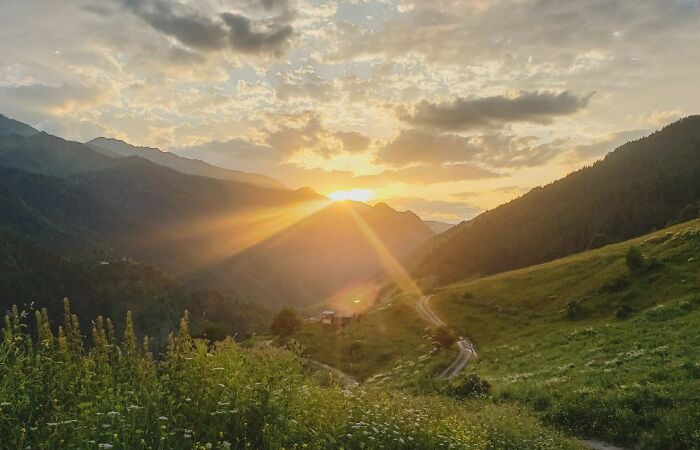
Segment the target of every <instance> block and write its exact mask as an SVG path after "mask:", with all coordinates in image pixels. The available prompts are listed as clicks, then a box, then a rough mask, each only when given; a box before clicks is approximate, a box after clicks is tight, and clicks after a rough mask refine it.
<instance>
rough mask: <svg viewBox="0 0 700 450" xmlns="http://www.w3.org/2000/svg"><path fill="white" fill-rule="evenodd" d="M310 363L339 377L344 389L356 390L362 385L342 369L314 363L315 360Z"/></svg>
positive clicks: (310, 360)
mask: <svg viewBox="0 0 700 450" xmlns="http://www.w3.org/2000/svg"><path fill="white" fill-rule="evenodd" d="M308 361H309V363H311V364H312V365H314V366H316V367H318V368H319V369H323V370H327V371H328V372H330V373H332V374H333V375H335V376H337V377H338V379H339V380H340V382H341V383H342V384H343V387H344V388H346V389H349V388H354V387H356V386H357V385H359V384H360V383H358V381H357V380H356V379H354V378H353V377H351V376H350V375H348V374H347V373H345V372H343V371H342V370H340V369H337V368H335V367H331V366H329V365H328V364H323V363H322V362H318V361H314V360H313V359H309V360H308Z"/></svg>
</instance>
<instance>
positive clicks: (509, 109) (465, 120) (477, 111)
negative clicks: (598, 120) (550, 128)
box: [398, 91, 593, 130]
mask: <svg viewBox="0 0 700 450" xmlns="http://www.w3.org/2000/svg"><path fill="white" fill-rule="evenodd" d="M592 95H593V94H589V95H585V96H579V95H574V94H572V93H570V92H568V91H564V92H560V93H554V92H537V91H534V92H520V93H519V94H518V95H517V96H514V97H506V96H502V95H501V96H493V97H480V98H457V99H455V100H453V101H451V102H444V103H429V102H427V101H425V100H424V101H422V102H420V103H418V104H417V105H415V106H414V108H413V110H412V111H405V110H403V109H399V111H398V116H399V119H401V120H402V121H404V122H407V123H410V124H412V125H420V126H425V127H431V128H437V129H442V130H469V129H472V128H476V127H492V126H501V125H503V124H506V123H512V122H531V123H538V124H548V123H551V122H552V120H553V119H554V118H555V117H557V116H565V115H570V114H573V113H576V112H578V111H580V110H581V109H583V108H584V107H586V105H588V101H589V100H590V98H591V96H592Z"/></svg>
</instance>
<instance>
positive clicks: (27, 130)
mask: <svg viewBox="0 0 700 450" xmlns="http://www.w3.org/2000/svg"><path fill="white" fill-rule="evenodd" d="M38 133H39V131H38V130H35V129H34V128H32V127H30V126H29V125H27V124H24V123H22V122H17V121H16V120H13V119H10V118H9V117H5V116H3V115H2V114H0V136H7V135H10V134H15V135H17V136H23V137H27V136H31V135H33V134H38Z"/></svg>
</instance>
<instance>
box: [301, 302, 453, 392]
mask: <svg viewBox="0 0 700 450" xmlns="http://www.w3.org/2000/svg"><path fill="white" fill-rule="evenodd" d="M415 303H416V298H415V297H414V296H412V295H396V296H393V297H391V298H389V299H387V300H385V301H384V302H383V303H382V304H381V305H380V306H377V307H375V308H373V309H370V310H369V311H367V312H365V313H362V314H360V315H359V316H358V317H357V319H356V321H355V323H354V324H353V325H352V326H348V327H346V328H343V329H341V330H338V331H335V332H330V331H328V330H327V329H325V328H324V326H323V325H322V324H320V323H310V324H307V325H305V326H304V327H302V328H301V329H300V330H299V331H298V332H297V333H296V334H295V336H294V338H295V339H296V340H298V341H299V342H300V343H301V344H302V345H303V346H304V349H305V352H306V353H307V354H308V355H310V356H311V357H313V358H314V359H316V360H318V361H321V362H323V363H325V364H328V365H330V366H333V367H337V368H339V369H341V370H342V371H343V372H345V373H347V374H349V375H352V376H353V377H355V378H356V379H357V380H360V381H365V382H366V381H370V383H371V384H384V385H392V386H401V387H408V386H413V385H414V382H415V381H416V380H421V381H425V380H430V379H432V378H433V377H434V374H435V373H439V372H440V371H442V370H443V369H444V368H445V367H446V366H447V365H448V364H449V363H450V362H451V361H452V359H453V358H454V357H455V355H456V353H455V352H454V351H452V350H443V351H439V350H437V349H436V346H435V344H434V342H433V339H432V338H431V333H430V328H429V327H428V325H427V323H426V322H425V320H424V319H423V318H422V317H421V316H420V315H419V314H418V313H417V311H416V308H415Z"/></svg>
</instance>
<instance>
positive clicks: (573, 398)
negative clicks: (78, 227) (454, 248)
mask: <svg viewBox="0 0 700 450" xmlns="http://www.w3.org/2000/svg"><path fill="white" fill-rule="evenodd" d="M632 247H634V248H636V249H638V250H639V252H640V253H641V255H642V256H643V258H644V262H643V264H642V265H641V266H640V267H639V268H638V269H634V270H633V269H631V268H630V267H629V266H628V264H627V262H626V259H627V255H628V254H629V253H630V248H632ZM699 254H700V222H699V221H694V222H689V223H686V224H683V225H679V226H675V227H672V228H669V229H665V230H663V231H660V232H657V233H654V234H652V235H648V236H645V237H642V238H639V239H635V240H633V241H629V242H625V243H622V244H616V245H609V246H606V247H603V248H601V249H598V250H594V251H590V252H586V253H583V254H579V255H575V256H572V257H568V258H564V259H561V260H557V261H554V262H552V263H548V264H543V265H540V266H534V267H531V268H527V269H523V270H518V271H514V272H509V273H505V274H501V275H497V276H493V277H488V278H483V279H479V280H473V281H467V282H463V283H458V284H455V285H452V286H449V287H448V288H446V289H445V290H444V291H443V292H442V293H441V294H440V295H438V296H437V297H436V298H435V300H434V308H435V309H436V311H437V312H438V313H439V315H440V316H441V317H444V318H446V319H448V322H449V323H450V325H451V326H453V327H454V328H455V329H457V330H458V331H459V332H461V333H464V334H465V335H468V336H469V337H470V338H471V339H472V340H473V341H474V343H475V344H476V346H477V348H478V349H479V358H478V359H477V360H476V361H475V362H474V363H473V364H474V365H473V366H472V370H475V371H477V372H478V374H479V375H480V376H481V377H483V378H485V379H487V380H488V381H489V382H490V383H491V384H492V385H493V386H494V392H493V397H494V400H495V401H497V402H512V401H515V402H517V403H519V404H522V405H527V406H529V407H530V408H531V409H532V410H533V411H535V412H536V413H537V414H538V415H539V417H541V418H542V419H543V420H545V421H546V422H547V423H550V424H552V425H555V426H557V427H558V428H560V429H563V430H565V431H567V432H569V433H572V434H575V435H578V436H583V437H596V438H601V439H604V440H606V441H609V442H614V443H618V444H620V445H625V446H629V447H633V446H637V445H639V446H641V447H642V448H650V449H664V450H673V449H679V450H680V449H696V448H700V336H699V335H698V329H700V262H699V261H698V255H699Z"/></svg>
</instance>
